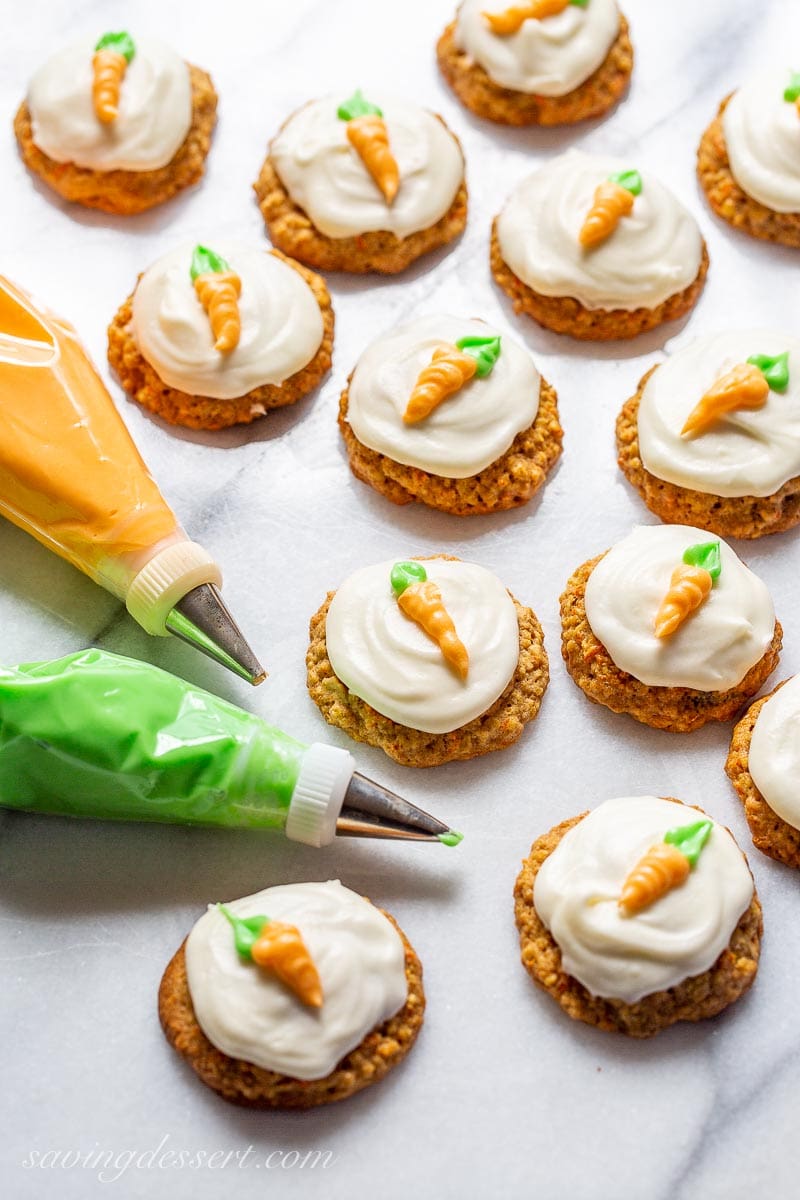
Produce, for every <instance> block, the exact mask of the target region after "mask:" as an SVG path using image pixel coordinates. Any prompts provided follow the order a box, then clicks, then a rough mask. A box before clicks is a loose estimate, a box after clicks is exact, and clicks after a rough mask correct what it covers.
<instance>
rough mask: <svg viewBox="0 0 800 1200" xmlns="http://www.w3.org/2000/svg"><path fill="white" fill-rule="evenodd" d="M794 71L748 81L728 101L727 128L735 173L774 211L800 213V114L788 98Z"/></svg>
mask: <svg viewBox="0 0 800 1200" xmlns="http://www.w3.org/2000/svg"><path fill="white" fill-rule="evenodd" d="M791 76H792V72H791V71H790V70H789V69H788V67H787V69H786V70H785V71H776V70H775V69H774V68H773V69H771V70H770V71H768V72H765V73H764V74H761V75H757V76H756V77H755V78H754V79H750V80H748V82H747V83H745V84H744V85H743V86H742V87H740V88H739V90H738V91H737V92H734V94H733V96H731V98H730V100H729V101H728V104H727V107H726V108H725V112H724V113H723V114H722V130H723V133H724V135H725V145H726V147H727V150H728V161H729V162H730V167H731V174H732V175H733V177H734V179H735V180H736V182H737V183H738V184H739V187H741V188H742V189H743V190H744V191H745V192H747V194H748V196H752V197H753V199H754V200H759V201H760V202H761V203H762V204H765V205H766V206H767V208H771V209H772V210H773V212H783V213H797V212H800V113H798V111H797V107H796V105H795V104H794V103H793V102H791V101H789V100H784V98H783V92H784V89H785V88H786V87H787V86H788V84H789V81H790V79H791Z"/></svg>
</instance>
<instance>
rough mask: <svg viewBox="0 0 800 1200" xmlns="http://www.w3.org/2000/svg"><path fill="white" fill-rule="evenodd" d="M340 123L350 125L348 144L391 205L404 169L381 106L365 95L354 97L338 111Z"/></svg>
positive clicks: (358, 93) (357, 93)
mask: <svg viewBox="0 0 800 1200" xmlns="http://www.w3.org/2000/svg"><path fill="white" fill-rule="evenodd" d="M336 115H337V116H338V118H339V120H340V121H346V122H347V140H348V141H349V142H350V145H351V146H352V147H353V149H354V150H355V152H356V154H358V156H359V158H360V159H361V161H362V162H363V164H364V166H365V167H366V168H367V170H368V171H369V173H370V175H371V176H372V178H373V179H374V180H375V183H376V184H377V185H378V187H379V188H380V190H381V192H382V193H383V198H384V200H385V201H386V203H387V204H391V203H392V201H393V200H394V198H395V196H396V195H397V189H398V188H399V187H400V168H399V167H398V165H397V160H396V158H395V156H394V155H393V154H392V151H391V148H390V146H389V131H388V129H387V128H386V122H385V121H384V119H383V113H382V112H381V110H380V109H379V108H378V106H377V104H370V102H369V100H366V99H365V98H364V96H363V95H362V94H361V90H360V89H359V90H357V91H356V92H354V93H353V95H352V96H351V97H350V99H349V100H345V102H344V104H340V105H339V108H338V109H337V110H336Z"/></svg>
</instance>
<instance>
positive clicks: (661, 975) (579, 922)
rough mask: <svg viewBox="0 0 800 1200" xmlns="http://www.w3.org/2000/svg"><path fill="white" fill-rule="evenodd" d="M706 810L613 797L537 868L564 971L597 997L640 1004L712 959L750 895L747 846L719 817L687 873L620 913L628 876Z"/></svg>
mask: <svg viewBox="0 0 800 1200" xmlns="http://www.w3.org/2000/svg"><path fill="white" fill-rule="evenodd" d="M701 819H702V814H701V813H699V812H698V811H697V810H696V809H693V808H689V807H688V806H686V805H682V804H676V803H675V802H674V801H671V800H662V799H660V798H659V797H657V796H626V797H622V798H619V799H615V800H606V802H605V803H604V804H601V805H600V806H599V807H598V808H596V809H594V811H593V812H590V813H589V814H588V816H586V817H584V818H583V820H582V821H581V822H580V823H579V824H578V825H575V826H573V828H572V829H570V830H569V831H568V832H567V833H566V834H565V835H564V837H563V838H562V839H561V841H560V842H559V844H558V845H557V846H556V848H555V850H554V851H553V853H552V854H551V855H549V857H548V858H546V859H545V861H544V862H543V863H542V866H541V868H540V870H539V873H538V875H537V876H536V883H535V884H534V890H533V899H534V906H535V908H536V912H537V913H538V914H539V917H540V918H541V920H542V921H543V922H544V924H545V925H546V926H547V928H548V929H549V930H550V933H551V934H552V936H553V938H554V940H555V941H556V942H557V944H558V948H559V950H560V951H561V960H562V963H563V966H564V970H565V971H566V972H567V973H568V974H569V975H571V976H572V977H573V979H577V980H578V982H579V983H582V984H583V986H584V987H585V988H587V989H588V990H589V991H590V992H591V993H592V995H593V996H602V997H604V998H605V999H608V1000H623V1001H624V1002H625V1003H626V1004H635V1003H636V1002H637V1001H638V1000H641V999H642V997H643V996H650V995H652V993H653V992H660V991H665V990H666V989H667V988H671V987H675V985H676V984H678V983H681V982H682V981H683V980H684V979H689V978H691V977H692V976H694V975H701V974H702V973H703V972H704V971H707V970H708V969H709V968H710V967H712V966H713V965H714V963H715V962H716V960H717V959H718V958H719V956H720V954H721V953H722V951H723V950H724V949H725V947H726V946H727V945H728V942H729V941H730V938H731V934H732V933H733V931H734V929H735V928H736V926H737V925H738V923H739V919H740V918H741V916H742V914H743V913H744V912H745V910H746V909H747V907H748V905H749V903H750V901H751V900H752V898H753V880H752V877H751V875H750V872H749V870H748V868H747V863H746V862H745V859H744V855H743V854H742V852H741V850H740V849H739V847H738V846H737V845H736V842H735V841H734V840H733V838H732V837H731V835H730V834H729V833H728V831H727V829H724V828H723V826H721V825H717V824H716V823H715V824H714V828H713V829H712V831H711V834H710V836H709V838H708V841H707V842H706V844H705V846H704V847H703V850H702V851H701V853H700V857H699V858H698V860H697V864H696V865H695V867H694V868H693V869H692V871H690V873H689V876H688V878H687V879H686V881H685V882H684V883H683V884H682V885H681V886H680V887H677V888H673V889H672V891H670V892H668V893H667V894H666V895H665V896H662V897H661V899H660V900H657V901H656V902H655V903H654V904H651V905H650V906H649V908H646V909H643V910H642V911H641V912H639V913H636V914H634V915H632V916H623V915H622V913H621V910H620V908H619V905H618V904H617V901H618V899H619V895H620V892H621V890H622V884H623V882H624V880H625V878H626V876H627V875H628V873H629V872H630V871H631V870H632V869H633V867H635V866H636V863H637V862H638V861H639V859H640V858H642V857H643V855H645V854H646V853H647V851H648V850H649V849H650V847H651V846H653V845H655V844H656V843H657V842H661V841H663V839H664V834H665V833H666V832H667V830H669V829H674V828H676V827H679V826H681V825H690V824H692V823H693V822H695V821H699V820H701Z"/></svg>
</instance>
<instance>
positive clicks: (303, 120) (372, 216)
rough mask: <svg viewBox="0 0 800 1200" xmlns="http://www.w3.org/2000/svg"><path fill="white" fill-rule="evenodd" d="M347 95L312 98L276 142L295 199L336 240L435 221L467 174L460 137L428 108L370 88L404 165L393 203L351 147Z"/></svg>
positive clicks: (277, 162)
mask: <svg viewBox="0 0 800 1200" xmlns="http://www.w3.org/2000/svg"><path fill="white" fill-rule="evenodd" d="M345 99H346V96H345V95H344V94H342V95H340V96H325V97H323V98H322V99H321V100H312V101H311V103H310V104H306V105H305V106H304V107H303V108H301V109H298V111H297V112H296V113H294V114H293V115H292V116H291V117H290V118H289V120H288V121H287V122H286V124H285V125H284V126H283V128H282V129H281V130H280V132H279V133H278V135H277V136H276V137H275V139H274V140H273V142H272V145H271V147H270V156H271V159H272V163H273V165H274V167H275V170H276V171H277V172H278V175H279V176H280V179H281V182H282V183H283V186H284V187H285V188H286V190H287V192H288V193H289V195H290V196H291V198H292V200H293V201H294V203H295V204H298V205H299V206H300V208H302V209H303V210H304V211H305V212H306V213H307V214H308V216H309V217H310V218H311V220H312V221H313V223H314V225H316V227H317V229H319V230H320V232H321V233H324V234H325V235H326V236H327V237H331V238H346V237H355V236H357V235H358V234H362V233H373V232H376V231H379V230H383V231H386V232H388V233H393V234H395V235H396V236H397V237H399V238H405V237H408V236H409V235H410V234H412V233H418V232H419V231H420V230H421V229H429V228H430V226H431V225H435V224H436V222H437V221H438V220H440V218H441V217H443V216H444V215H445V213H446V212H447V210H448V209H449V208H450V206H451V204H452V203H453V200H454V199H455V197H456V193H457V192H458V189H459V187H460V186H461V183H462V180H463V178H464V160H463V158H462V156H461V150H460V149H459V146H458V142H457V141H456V140H455V138H454V137H453V135H452V134H451V133H450V131H449V130H448V129H447V128H446V127H445V126H444V124H443V123H442V122H441V121H440V120H439V118H438V117H436V116H435V115H434V114H433V113H431V112H428V111H427V109H424V108H418V107H417V106H416V105H414V104H407V103H405V102H404V101H402V100H395V99H391V98H388V97H384V96H382V95H381V94H380V93H378V94H373V93H372V92H370V93H369V97H368V99H369V100H370V102H371V103H373V104H376V105H378V107H379V108H380V109H381V110H382V112H383V117H384V120H385V122H386V127H387V129H388V132H389V146H390V148H391V151H392V154H393V155H394V157H395V159H396V160H397V165H398V167H399V170H400V187H399V190H398V192H397V196H396V197H395V199H394V202H393V203H392V204H391V205H389V204H387V203H386V201H385V199H384V197H383V195H382V194H381V192H380V190H379V189H378V186H377V184H376V183H375V182H374V180H373V179H372V176H371V175H370V174H369V172H368V171H367V168H366V167H365V166H364V163H363V162H362V161H361V158H360V157H359V155H358V154H357V153H356V151H355V149H354V148H353V147H352V146H351V145H350V142H349V141H348V139H347V122H346V121H342V120H340V119H339V117H338V116H337V115H336V114H337V109H338V108H339V106H340V104H342V102H343V101H344V100H345Z"/></svg>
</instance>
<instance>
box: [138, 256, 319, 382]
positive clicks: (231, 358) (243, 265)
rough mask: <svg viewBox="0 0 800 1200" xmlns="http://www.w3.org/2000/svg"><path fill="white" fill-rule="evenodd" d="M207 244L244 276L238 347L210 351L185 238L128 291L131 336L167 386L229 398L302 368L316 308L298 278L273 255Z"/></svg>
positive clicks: (314, 339)
mask: <svg viewBox="0 0 800 1200" xmlns="http://www.w3.org/2000/svg"><path fill="white" fill-rule="evenodd" d="M209 244H210V245H211V247H212V248H213V249H214V250H215V251H216V252H217V253H218V254H221V255H222V257H223V258H224V259H226V260H227V262H228V264H229V265H230V268H231V270H232V271H235V272H236V274H237V275H238V276H239V278H240V279H241V281H242V293H241V295H240V297H239V314H240V317H241V322H242V332H241V336H240V338H239V344H238V346H236V348H235V349H234V350H231V351H230V352H228V353H225V354H223V353H221V352H220V351H218V350H215V349H214V336H213V334H212V332H211V324H210V322H209V318H208V313H207V312H206V311H205V309H204V308H203V306H202V304H201V303H200V300H199V298H198V296H197V293H196V291H195V288H194V284H193V282H192V279H191V276H190V273H189V269H190V267H191V263H192V251H193V248H194V247H193V245H192V244H191V243H188V244H186V245H184V246H180V247H178V249H177V250H171V251H170V252H169V254H165V255H164V256H163V258H159V259H158V261H157V262H155V263H153V265H152V266H151V267H148V269H147V270H146V271H145V273H144V274H143V275H142V277H141V279H140V280H139V283H138V284H137V287H136V291H135V292H134V296H133V322H132V325H133V335H134V337H135V339H136V342H137V345H138V347H139V349H140V350H141V352H142V354H143V355H144V357H145V358H146V359H147V361H148V362H149V363H150V365H151V367H153V369H154V370H155V371H156V373H157V374H158V376H159V378H160V379H162V380H163V381H164V383H166V384H168V385H169V387H174V388H178V389H179V390H180V391H182V392H188V393H189V394H190V395H197V396H211V397H212V398H213V399H215V400H232V399H235V398H236V397H239V396H244V395H245V394H246V393H247V392H250V391H252V390H253V389H254V388H257V387H261V386H262V385H263V384H267V383H272V384H280V383H283V382H284V380H286V379H288V378H289V377H290V376H291V375H294V374H295V372H297V371H300V370H302V368H303V367H304V366H305V365H306V364H307V363H308V362H310V361H311V359H312V358H313V357H314V355H315V354H316V353H317V350H318V349H319V346H320V342H321V341H322V336H323V331H324V330H323V322H322V313H321V312H320V308H319V304H318V303H317V300H316V298H315V296H314V293H313V292H312V290H311V288H310V287H309V286H308V284H307V283H306V281H305V280H304V279H303V277H302V276H301V275H300V274H299V272H297V271H295V270H294V268H293V267H290V266H289V265H288V264H287V263H285V262H284V261H283V260H282V259H280V258H278V257H277V256H276V255H274V254H270V253H268V252H266V251H264V250H262V249H256V248H254V247H252V246H245V245H240V244H238V243H235V242H228V241H224V240H221V241H211V242H210V243H209Z"/></svg>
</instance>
